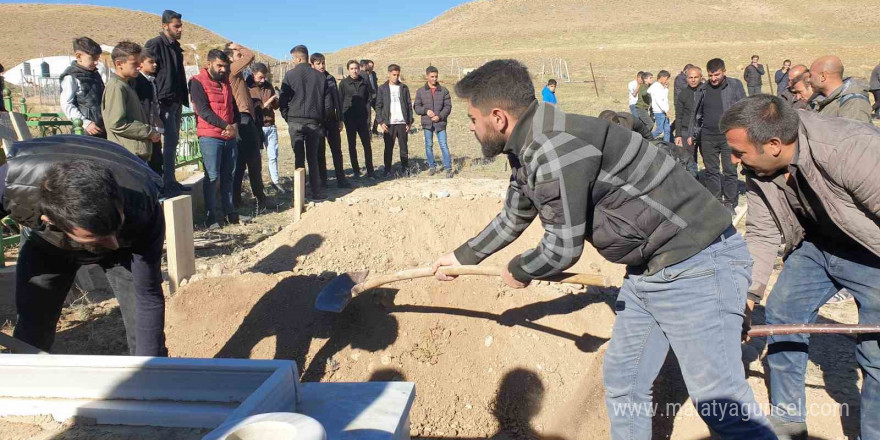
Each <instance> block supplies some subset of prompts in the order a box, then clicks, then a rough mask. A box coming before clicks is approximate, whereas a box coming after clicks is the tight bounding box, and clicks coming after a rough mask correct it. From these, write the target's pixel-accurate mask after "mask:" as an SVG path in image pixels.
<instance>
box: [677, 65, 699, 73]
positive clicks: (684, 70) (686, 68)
mask: <svg viewBox="0 0 880 440" xmlns="http://www.w3.org/2000/svg"><path fill="white" fill-rule="evenodd" d="M693 67H697V66H695V65H693V64H691V63H687V65H685V66H684V69H681V71H682V72H687V71H688V69H691V68H693Z"/></svg>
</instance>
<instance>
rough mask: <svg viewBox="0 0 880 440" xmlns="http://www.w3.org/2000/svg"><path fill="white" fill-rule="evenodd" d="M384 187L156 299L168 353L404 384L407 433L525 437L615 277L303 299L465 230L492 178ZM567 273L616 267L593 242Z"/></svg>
mask: <svg viewBox="0 0 880 440" xmlns="http://www.w3.org/2000/svg"><path fill="white" fill-rule="evenodd" d="M388 186H389V187H388V188H385V189H387V194H386V192H383V190H382V189H372V190H370V191H369V193H368V194H366V193H364V194H361V193H358V192H357V191H356V192H355V193H353V194H352V195H351V196H349V197H347V198H345V199H343V200H340V201H337V202H335V203H323V204H320V205H317V206H316V207H315V208H314V209H312V210H310V211H309V212H308V213H307V214H306V215H305V216H304V218H303V220H302V221H301V222H300V223H297V224H294V225H291V226H289V227H287V228H286V229H285V230H283V231H282V232H281V233H279V234H278V235H276V236H275V237H273V238H271V239H268V240H266V241H265V242H263V243H261V244H260V245H258V246H257V247H255V248H254V249H252V250H251V251H249V252H246V253H245V254H247V255H245V256H244V257H241V256H239V257H237V258H238V259H237V260H236V261H238V264H237V266H235V267H234V269H237V270H241V271H243V272H245V273H244V274H243V275H241V276H234V277H228V276H227V277H217V278H208V279H205V280H202V281H198V282H194V283H191V284H189V285H187V286H185V287H184V288H183V289H182V290H181V291H180V293H179V294H177V295H175V297H174V299H173V300H172V301H171V303H170V305H169V312H168V313H169V314H168V328H167V332H168V346H169V350H170V353H171V355H172V356H197V357H214V356H219V357H251V358H264V359H271V358H284V359H293V360H296V361H297V364H298V365H299V366H300V368H301V369H302V376H303V380H306V381H346V382H348V381H366V380H408V381H413V382H415V383H416V386H417V390H418V391H417V393H418V397H417V401H416V405H415V407H414V408H413V412H412V424H413V435H414V436H430V437H435V436H440V437H442V436H460V437H486V436H490V435H493V434H497V433H505V435H508V434H509V435H513V436H514V438H531V437H535V436H537V435H538V433H541V432H543V431H544V425H545V424H546V423H547V421H548V420H549V419H550V418H551V416H552V414H554V413H555V412H558V411H559V410H561V409H562V408H564V407H565V406H566V404H567V402H570V401H571V400H572V399H573V398H574V396H572V393H573V392H574V391H576V388H577V384H578V383H579V382H580V381H581V380H582V379H584V375H585V374H586V373H587V372H588V370H589V369H588V368H587V366H589V365H590V364H591V363H593V362H594V358H595V352H596V351H597V350H598V349H599V347H600V346H601V345H602V343H604V342H605V341H607V340H608V338H609V337H610V335H611V325H612V323H613V320H614V314H613V312H612V309H611V307H610V306H609V304H610V302H611V301H613V298H614V292H615V289H613V288H610V289H601V288H590V289H589V290H586V291H585V290H584V289H579V288H576V287H574V286H550V285H534V286H531V287H529V288H527V289H524V290H511V289H507V288H505V287H503V286H502V284H501V282H500V281H499V280H497V279H493V278H480V277H467V278H465V277H462V278H460V279H458V280H456V281H453V282H449V283H441V282H438V281H435V280H433V279H427V280H418V281H410V282H401V283H398V284H394V285H390V286H387V288H383V289H379V290H375V291H371V292H368V293H366V294H364V295H362V296H360V297H357V298H355V300H354V301H352V303H351V304H350V305H349V306H348V308H347V309H346V310H345V311H344V312H343V313H341V314H338V315H337V314H331V313H324V312H317V311H315V310H314V300H315V297H316V295H317V294H318V292H319V291H320V290H321V288H322V287H323V286H325V285H326V284H327V283H328V282H329V280H331V279H332V278H333V277H334V276H335V275H336V274H337V273H341V272H344V271H347V270H361V269H371V270H372V271H373V272H374V273H385V272H392V271H396V270H400V269H404V268H409V267H413V266H418V265H426V264H429V263H430V262H431V261H432V260H433V259H434V258H435V257H436V256H438V255H440V254H441V253H444V252H448V251H450V250H452V249H453V248H454V247H456V246H458V245H459V244H461V243H462V242H463V241H464V240H466V239H467V238H470V237H471V236H472V235H474V234H475V233H476V232H478V231H479V230H480V228H481V227H483V226H485V225H486V224H487V223H488V221H489V220H491V218H492V217H493V216H494V215H495V214H497V212H498V211H499V209H500V207H501V201H500V199H499V198H498V195H499V192H500V190H501V189H502V187H503V184H502V185H499V184H497V183H494V184H491V185H485V184H480V183H479V182H478V183H474V184H473V185H472V187H469V188H468V187H466V188H462V187H460V186H459V187H456V188H455V189H454V190H453V191H444V190H437V189H436V188H435V189H434V190H432V191H431V190H428V189H423V188H420V187H419V183H417V182H401V183H396V184H390V185H388ZM452 192H454V194H452ZM453 195H454V196H453ZM541 234H542V230H541V228H540V225H538V224H536V225H533V227H532V228H529V229H528V230H527V231H526V232H525V234H523V238H522V240H520V241H519V242H517V243H515V244H514V245H511V246H510V247H509V248H508V249H505V250H504V251H502V252H500V253H499V255H496V256H493V257H492V258H491V259H489V260H488V261H486V262H485V263H484V264H503V263H505V262H506V261H508V260H509V259H510V258H512V257H513V256H514V255H516V254H517V253H519V252H522V251H524V250H525V249H527V248H528V247H529V246H531V245H534V244H535V243H537V242H538V241H539V240H540V237H541ZM227 267H228V268H233V267H231V266H230V265H227ZM573 270H578V271H583V272H590V273H597V272H601V273H602V274H605V275H608V276H609V277H610V278H611V279H613V280H619V279H620V277H621V276H622V268H621V267H619V266H616V265H613V264H610V263H607V262H604V261H603V260H602V259H601V258H600V257H599V256H598V255H597V254H596V253H595V251H594V250H592V249H588V250H587V252H586V253H585V255H584V258H582V260H581V262H580V263H579V264H578V265H577V266H576V267H575V268H574V269H573ZM247 272H250V273H247ZM589 373H590V374H591V375H593V377H592V378H591V379H593V380H595V379H598V378H600V377H601V374H598V375H597V373H596V372H595V371H590V372H589ZM599 384H600V389H601V382H599ZM603 428H604V426H603Z"/></svg>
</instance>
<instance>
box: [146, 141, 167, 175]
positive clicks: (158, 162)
mask: <svg viewBox="0 0 880 440" xmlns="http://www.w3.org/2000/svg"><path fill="white" fill-rule="evenodd" d="M149 164H150V169H151V170H153V171H155V172H156V174H158V175H160V176H162V167H163V165H162V143H161V142H153V153H152V154H151V155H150V161H149ZM163 177H164V176H163Z"/></svg>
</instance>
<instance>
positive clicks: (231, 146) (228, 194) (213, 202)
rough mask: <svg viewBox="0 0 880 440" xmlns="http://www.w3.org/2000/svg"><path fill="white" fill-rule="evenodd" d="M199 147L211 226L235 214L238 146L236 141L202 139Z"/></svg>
mask: <svg viewBox="0 0 880 440" xmlns="http://www.w3.org/2000/svg"><path fill="white" fill-rule="evenodd" d="M199 146H201V149H202V164H203V165H204V166H205V180H204V182H203V184H202V189H203V190H204V194H205V208H206V209H207V211H208V212H207V215H206V218H207V221H208V224H209V225H210V224H212V223H218V222H220V220H222V219H223V217H225V216H227V215H229V214H233V213H235V206H234V205H233V204H232V177H233V174H234V173H235V160H236V158H237V156H238V144H237V143H236V140H235V139H229V140H223V139H217V138H210V137H200V138H199ZM218 190H219V192H220V193H219V196H220V200H219V204H220V205H222V209H223V210H222V211H221V210H220V209H221V206H218V200H217V196H218V194H217V192H218ZM221 212H222V214H221Z"/></svg>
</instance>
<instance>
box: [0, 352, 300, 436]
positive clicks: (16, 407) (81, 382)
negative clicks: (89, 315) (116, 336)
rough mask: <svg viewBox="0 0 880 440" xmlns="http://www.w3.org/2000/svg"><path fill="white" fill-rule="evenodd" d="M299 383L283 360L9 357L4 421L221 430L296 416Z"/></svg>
mask: <svg viewBox="0 0 880 440" xmlns="http://www.w3.org/2000/svg"><path fill="white" fill-rule="evenodd" d="M298 377H299V375H298V372H297V367H296V363H295V362H293V361H284V360H250V359H189V358H151V357H137V356H73V355H52V356H40V355H19V354H2V355H0V416H35V415H46V414H49V415H51V416H52V417H53V418H54V419H55V420H57V421H59V422H60V421H64V420H66V419H68V418H70V417H73V416H77V417H84V418H88V419H93V420H94V421H95V423H97V424H102V425H103V424H107V425H136V426H137V425H143V426H165V427H178V428H215V427H217V426H219V425H221V424H223V423H224V422H226V421H230V420H239V419H243V418H245V417H248V416H251V415H254V414H262V413H267V412H294V411H295V410H296V405H297V399H298V397H299V390H300V385H299V381H298Z"/></svg>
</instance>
